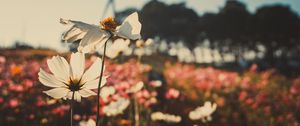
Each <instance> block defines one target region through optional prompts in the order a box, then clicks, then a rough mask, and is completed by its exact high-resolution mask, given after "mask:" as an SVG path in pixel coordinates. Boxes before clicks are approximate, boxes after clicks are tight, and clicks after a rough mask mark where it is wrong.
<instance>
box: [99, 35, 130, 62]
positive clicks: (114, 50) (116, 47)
mask: <svg viewBox="0 0 300 126" xmlns="http://www.w3.org/2000/svg"><path fill="white" fill-rule="evenodd" d="M129 44H130V40H129V39H127V40H124V39H117V40H115V41H114V42H113V44H112V45H111V46H110V47H109V48H108V49H107V52H106V56H107V57H109V58H111V59H114V58H116V57H117V56H118V55H119V54H120V53H121V52H125V51H126V50H127V49H128V48H129V47H128V46H129ZM102 52H103V51H102Z"/></svg>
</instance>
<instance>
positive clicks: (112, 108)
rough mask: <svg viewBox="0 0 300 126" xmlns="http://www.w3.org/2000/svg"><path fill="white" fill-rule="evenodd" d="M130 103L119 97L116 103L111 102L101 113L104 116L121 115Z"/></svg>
mask: <svg viewBox="0 0 300 126" xmlns="http://www.w3.org/2000/svg"><path fill="white" fill-rule="evenodd" d="M129 103H130V101H129V100H128V99H125V98H122V97H120V98H119V99H118V100H117V101H115V102H111V103H110V104H108V105H107V106H104V107H103V112H104V113H105V114H106V116H116V115H119V114H122V113H123V112H124V110H125V109H126V108H127V107H128V106H129Z"/></svg>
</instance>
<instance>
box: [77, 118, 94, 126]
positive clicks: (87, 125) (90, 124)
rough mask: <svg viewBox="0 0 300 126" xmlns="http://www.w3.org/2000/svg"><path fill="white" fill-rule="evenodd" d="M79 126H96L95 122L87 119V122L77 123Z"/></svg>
mask: <svg viewBox="0 0 300 126" xmlns="http://www.w3.org/2000/svg"><path fill="white" fill-rule="evenodd" d="M79 126H96V121H95V120H93V119H89V120H87V121H85V120H82V121H80V122H79Z"/></svg>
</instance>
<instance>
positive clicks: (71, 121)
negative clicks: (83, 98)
mask: <svg viewBox="0 0 300 126" xmlns="http://www.w3.org/2000/svg"><path fill="white" fill-rule="evenodd" d="M74 94H75V91H73V93H72V99H71V108H70V109H71V110H70V111H71V112H70V113H71V114H70V116H71V117H70V123H71V126H73V107H74Z"/></svg>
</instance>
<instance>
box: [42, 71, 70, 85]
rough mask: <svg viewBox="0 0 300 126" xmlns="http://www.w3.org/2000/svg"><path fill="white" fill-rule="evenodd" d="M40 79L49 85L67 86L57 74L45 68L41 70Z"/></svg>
mask: <svg viewBox="0 0 300 126" xmlns="http://www.w3.org/2000/svg"><path fill="white" fill-rule="evenodd" d="M38 75H39V80H40V82H41V83H42V84H43V85H45V86H48V87H66V85H65V84H64V83H63V82H61V81H59V80H58V79H57V78H56V77H55V76H53V75H52V74H49V73H47V72H45V71H44V70H43V69H40V72H39V74H38Z"/></svg>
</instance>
